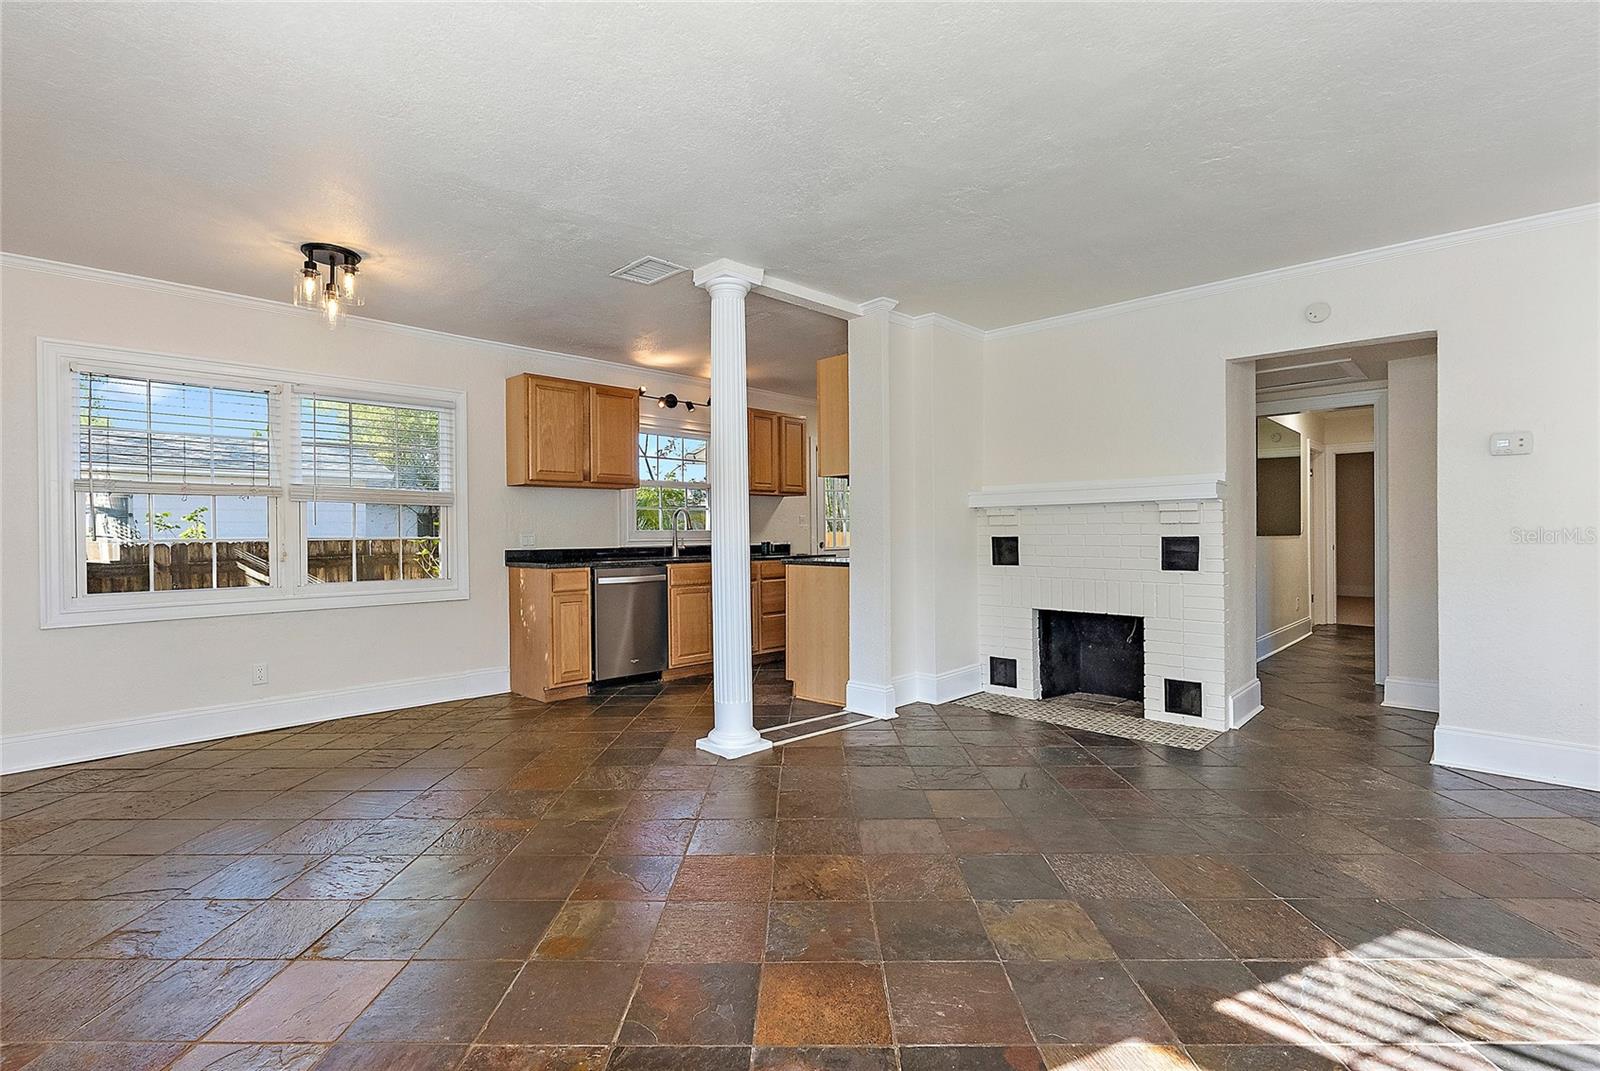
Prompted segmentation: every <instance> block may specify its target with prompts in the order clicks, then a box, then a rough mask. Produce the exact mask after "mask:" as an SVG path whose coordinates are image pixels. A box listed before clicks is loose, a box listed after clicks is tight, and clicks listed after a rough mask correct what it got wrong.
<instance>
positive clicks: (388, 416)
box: [40, 342, 467, 627]
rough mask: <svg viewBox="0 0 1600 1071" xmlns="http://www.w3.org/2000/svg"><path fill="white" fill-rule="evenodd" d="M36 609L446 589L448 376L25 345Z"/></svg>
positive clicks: (109, 612)
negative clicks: (35, 426) (36, 381)
mask: <svg viewBox="0 0 1600 1071" xmlns="http://www.w3.org/2000/svg"><path fill="white" fill-rule="evenodd" d="M40 384H41V387H40V389H41V394H42V402H43V404H42V407H41V412H42V414H43V415H44V427H43V428H42V429H41V430H42V435H41V438H40V442H41V444H44V448H43V452H42V456H41V467H40V473H41V484H40V486H41V499H42V501H41V511H42V521H41V538H42V540H43V548H44V554H43V564H44V574H45V575H44V577H43V578H42V587H41V591H42V612H41V618H42V621H43V623H44V624H45V625H46V626H47V627H56V626H64V625H80V624H101V623H110V622H117V621H142V620H158V619H166V618H177V617H206V616H216V615H231V614H243V613H262V612H271V611H279V610H298V609H309V608H313V607H328V606H359V605H366V604H370V603H375V602H419V601H434V600H438V599H452V598H465V597H466V596H467V585H466V531H465V529H466V511H465V509H464V501H463V498H464V496H463V476H464V473H463V470H462V462H461V458H460V452H459V451H458V450H457V449H456V436H457V430H458V429H459V428H462V427H464V426H465V404H466V403H465V396H464V394H462V393H461V392H459V391H446V390H439V389H435V388H413V387H396V386H392V385H388V384H375V383H364V382H358V381H351V380H343V379H337V378H334V377H326V376H315V375H308V374H305V373H292V372H278V371H274V370H271V369H261V368H250V367H246V366H239V365H232V364H220V363H217V362H211V361H203V360H194V359H188V358H176V357H166V356H159V355H154V354H141V353H133V352H128V351H122V350H114V349H110V348H107V347H100V346H88V345H78V344H72V343H60V342H42V343H41V344H40Z"/></svg>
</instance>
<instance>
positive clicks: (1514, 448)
mask: <svg viewBox="0 0 1600 1071" xmlns="http://www.w3.org/2000/svg"><path fill="white" fill-rule="evenodd" d="M1489 453H1491V454H1493V455H1495V456H1496V457H1504V456H1506V455H1507V454H1531V453H1533V432H1531V431H1497V432H1495V433H1494V434H1493V435H1491V436H1489Z"/></svg>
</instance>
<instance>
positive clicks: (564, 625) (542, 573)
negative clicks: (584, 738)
mask: <svg viewBox="0 0 1600 1071" xmlns="http://www.w3.org/2000/svg"><path fill="white" fill-rule="evenodd" d="M509 573H510V576H509V588H510V596H511V597H510V603H511V690H512V691H513V692H515V693H516V694H518V695H523V696H527V697H529V698H530V699H538V700H541V701H543V702H547V703H549V702H554V701H555V700H558V699H570V698H572V697H574V696H579V695H583V694H584V693H585V692H587V691H588V688H589V681H590V680H591V679H592V678H593V676H594V663H593V661H592V654H591V647H590V627H591V626H590V615H591V609H590V605H591V604H590V588H589V570H588V569H587V568H582V569H534V568H512V569H510V570H509Z"/></svg>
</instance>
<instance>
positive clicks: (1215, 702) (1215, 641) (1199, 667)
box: [969, 476, 1227, 731]
mask: <svg viewBox="0 0 1600 1071" xmlns="http://www.w3.org/2000/svg"><path fill="white" fill-rule="evenodd" d="M1221 491H1222V482H1221V480H1220V479H1219V478H1217V477H1214V476H1206V477H1190V476H1184V477H1174V478H1164V479H1158V480H1149V479H1146V480H1129V481H1117V482H1093V483H1075V484H1060V485H1051V486H1046V487H1039V486H1035V487H1000V488H991V489H985V490H983V491H978V492H974V493H973V494H972V495H971V496H970V498H969V503H970V505H971V506H972V507H974V508H976V509H978V510H980V511H981V520H980V523H979V525H978V528H979V534H980V539H979V562H978V570H979V583H978V614H979V620H978V644H979V654H980V656H981V657H980V662H981V665H982V669H983V672H984V680H985V683H984V685H983V687H984V690H985V691H989V692H995V693H998V694H1001V695H1013V696H1021V697H1024V698H1031V699H1037V698H1039V697H1040V673H1039V663H1040V642H1039V611H1041V610H1045V611H1049V610H1061V611H1070V612H1076V613H1084V614H1114V615H1117V616H1122V617H1138V618H1142V619H1143V620H1144V710H1145V717H1147V718H1150V719H1152V720H1156V721H1164V722H1169V723H1172V724H1177V725H1193V726H1203V727H1205V728H1208V729H1215V730H1218V731H1221V730H1224V729H1226V728H1227V713H1226V701H1225V687H1224V676H1223V666H1224V648H1223V579H1224V573H1223V539H1224V538H1225V526H1224V523H1223V508H1222V501H1221ZM995 537H1002V538H1004V537H1015V538H1016V540H1017V544H1016V563H1017V564H1015V565H1010V564H995V561H996V559H997V558H999V559H1000V560H1009V550H1010V548H1009V546H1007V545H1005V544H1001V546H1000V548H999V549H996V546H995ZM1163 537H1198V541H1199V547H1198V560H1197V561H1181V562H1174V563H1169V564H1181V565H1186V566H1193V568H1192V569H1190V568H1185V569H1170V568H1169V569H1163V568H1162V565H1163V558H1162V539H1163ZM1191 549H1192V543H1189V542H1188V541H1187V540H1184V541H1182V542H1180V543H1177V544H1173V545H1172V547H1171V550H1172V551H1173V553H1174V556H1180V555H1182V554H1183V553H1184V552H1187V551H1190V550H1191ZM992 658H998V659H1014V660H1015V662H1016V666H1015V672H1016V686H1015V687H1006V686H1004V685H1002V684H996V683H993V682H992V680H991V675H990V666H991V663H990V660H991V659H992ZM1008 668H1009V667H1008V666H1005V665H1002V666H1001V667H1000V669H1001V671H1002V673H1003V672H1004V671H1005V670H1006V669H1008ZM1169 680H1171V681H1177V682H1190V683H1191V684H1192V683H1198V684H1199V686H1200V715H1199V716H1198V717H1194V716H1188V715H1185V714H1179V713H1173V712H1171V711H1169V710H1168V708H1167V682H1168V681H1169Z"/></svg>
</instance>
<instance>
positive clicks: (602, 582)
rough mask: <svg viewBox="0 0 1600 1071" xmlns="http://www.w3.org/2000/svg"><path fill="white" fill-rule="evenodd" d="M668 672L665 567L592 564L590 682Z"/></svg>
mask: <svg viewBox="0 0 1600 1071" xmlns="http://www.w3.org/2000/svg"><path fill="white" fill-rule="evenodd" d="M666 668H667V567H666V566H664V565H597V566H595V570H594V679H595V680H596V681H609V680H616V679H617V678H619V677H636V676H638V675H640V674H642V673H660V672H661V671H662V670H663V669H666Z"/></svg>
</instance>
